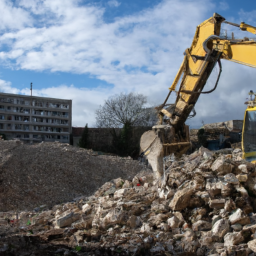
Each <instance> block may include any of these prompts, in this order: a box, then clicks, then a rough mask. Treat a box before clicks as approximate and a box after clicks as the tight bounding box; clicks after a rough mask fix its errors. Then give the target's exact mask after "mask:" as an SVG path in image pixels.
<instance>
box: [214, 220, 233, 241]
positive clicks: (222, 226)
mask: <svg viewBox="0 0 256 256" xmlns="http://www.w3.org/2000/svg"><path fill="white" fill-rule="evenodd" d="M229 228H230V225H229V221H228V220H226V219H221V220H218V221H216V222H215V223H214V225H213V227H212V231H211V232H212V235H213V236H217V237H220V238H222V237H224V236H225V234H226V233H228V231H229Z"/></svg>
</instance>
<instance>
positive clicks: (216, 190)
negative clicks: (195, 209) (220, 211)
mask: <svg viewBox="0 0 256 256" xmlns="http://www.w3.org/2000/svg"><path fill="white" fill-rule="evenodd" d="M205 188H206V190H207V191H208V193H209V194H210V196H211V197H212V198H213V197H215V196H216V195H219V194H220V193H221V184H220V182H219V180H218V179H217V178H210V179H207V180H206V186H205Z"/></svg>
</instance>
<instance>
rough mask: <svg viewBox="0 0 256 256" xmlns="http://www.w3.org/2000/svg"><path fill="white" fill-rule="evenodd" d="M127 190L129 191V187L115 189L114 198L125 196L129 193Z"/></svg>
mask: <svg viewBox="0 0 256 256" xmlns="http://www.w3.org/2000/svg"><path fill="white" fill-rule="evenodd" d="M129 191H130V189H129V188H122V189H119V190H117V191H116V192H115V193H114V199H119V198H122V197H124V196H126V195H127V194H128V193H129Z"/></svg>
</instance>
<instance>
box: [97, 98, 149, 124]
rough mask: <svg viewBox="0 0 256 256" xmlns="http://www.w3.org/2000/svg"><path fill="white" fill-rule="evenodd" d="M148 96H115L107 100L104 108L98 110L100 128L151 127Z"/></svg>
mask: <svg viewBox="0 0 256 256" xmlns="http://www.w3.org/2000/svg"><path fill="white" fill-rule="evenodd" d="M146 103H147V98H146V96H144V95H142V94H134V93H129V94H124V93H121V94H119V95H115V96H112V97H110V98H109V99H107V100H106V101H105V103H104V105H103V106H100V108H99V109H98V110H96V124H97V126H98V127H113V128H118V127H123V126H124V125H125V124H128V125H130V126H145V125H149V123H148V120H149V116H148V115H149V111H148V109H146V108H145V104H146Z"/></svg>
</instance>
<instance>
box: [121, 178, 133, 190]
mask: <svg viewBox="0 0 256 256" xmlns="http://www.w3.org/2000/svg"><path fill="white" fill-rule="evenodd" d="M131 187H132V183H131V182H130V181H129V180H125V181H124V184H123V186H122V188H131Z"/></svg>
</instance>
